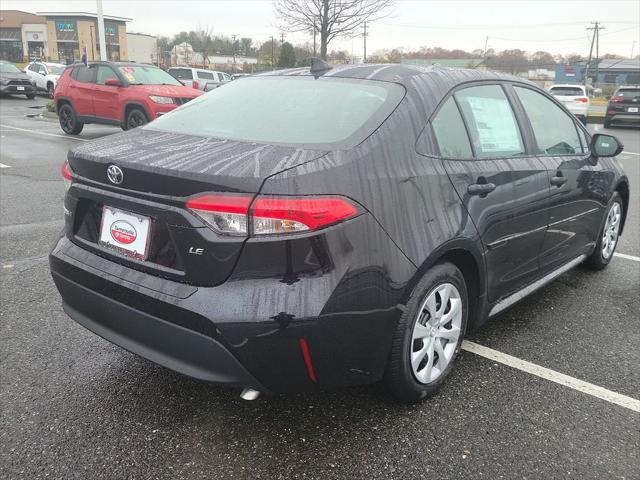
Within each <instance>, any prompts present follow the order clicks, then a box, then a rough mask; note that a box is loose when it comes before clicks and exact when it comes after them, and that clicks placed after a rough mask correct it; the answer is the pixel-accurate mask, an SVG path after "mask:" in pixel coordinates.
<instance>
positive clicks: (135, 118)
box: [127, 110, 147, 130]
mask: <svg viewBox="0 0 640 480" xmlns="http://www.w3.org/2000/svg"><path fill="white" fill-rule="evenodd" d="M145 123H147V118H146V117H145V116H144V113H142V112H141V111H140V110H134V111H133V112H131V113H130V114H129V118H128V121H127V129H129V130H130V129H132V128H137V127H139V126H141V125H144V124H145Z"/></svg>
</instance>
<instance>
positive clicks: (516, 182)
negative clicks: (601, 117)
mask: <svg viewBox="0 0 640 480" xmlns="http://www.w3.org/2000/svg"><path fill="white" fill-rule="evenodd" d="M220 112H224V114H223V115H221V114H220ZM621 150H622V145H621V144H620V143H619V142H618V141H617V140H616V139H615V138H614V137H611V136H607V135H594V136H593V138H590V136H589V134H588V133H587V131H586V130H585V129H584V127H583V125H581V124H580V122H579V121H577V120H576V119H575V118H574V117H573V116H572V115H571V114H570V113H569V112H568V111H567V110H566V109H565V108H564V107H563V106H562V105H561V104H559V103H558V102H557V101H556V100H554V98H553V97H551V96H550V95H548V94H547V93H545V92H544V91H543V90H541V89H540V88H538V87H536V86H535V85H533V84H531V83H528V82H526V81H523V80H521V79H519V78H516V77H512V76H507V75H501V74H497V73H490V72H482V71H476V70H462V69H460V70H456V69H448V68H443V67H438V66H434V67H428V68H418V67H412V66H401V65H362V66H344V67H336V68H330V67H329V66H328V65H326V64H322V63H321V62H314V65H313V66H312V68H311V70H309V69H298V70H288V71H285V72H274V73H269V74H262V75H257V76H253V77H249V78H246V79H243V80H242V81H241V82H232V83H230V84H229V85H227V86H226V87H225V88H221V89H217V90H215V91H213V92H211V93H209V94H207V95H206V96H203V97H200V98H198V99H196V100H194V101H192V102H189V103H188V104H186V105H185V106H182V107H180V108H178V109H176V110H175V111H173V112H171V113H168V114H167V115H164V116H163V117H161V118H159V119H157V120H155V121H153V122H151V123H150V124H149V125H147V126H145V127H143V128H138V129H136V130H134V131H131V132H126V133H122V134H118V135H112V136H108V137H104V138H102V139H99V140H96V141H92V142H87V143H85V144H83V145H80V146H78V147H77V148H75V149H73V150H71V151H70V152H69V155H68V161H67V162H66V163H65V164H64V165H63V171H62V173H63V176H64V178H65V180H66V182H67V185H68V190H67V194H66V197H65V202H64V206H65V219H66V228H65V232H64V235H63V236H62V238H60V240H59V241H58V242H57V244H56V246H55V247H54V249H53V251H52V253H51V256H50V264H51V272H52V275H53V279H54V281H55V283H56V285H57V287H58V290H59V291H60V294H61V295H62V300H63V306H64V309H65V311H66V312H67V313H68V315H69V316H70V317H71V318H73V319H74V320H75V321H77V322H78V323H80V324H81V325H83V326H85V327H86V328H88V329H90V330H92V331H93V332H95V333H97V334H98V335H100V336H102V337H104V338H105V339H107V340H109V341H111V342H113V343H115V344H117V345H120V346H122V347H124V348H125V349H127V350H129V351H131V352H135V353H137V354H139V355H141V356H143V357H146V358H148V359H150V360H152V361H154V362H157V363H159V364H161V365H164V366H166V367H169V368H171V369H174V370H176V371H178V372H182V373H184V374H187V375H191V376H193V377H196V378H199V379H202V380H206V381H211V382H219V383H225V384H230V385H236V386H239V387H241V388H243V393H242V396H243V398H247V399H251V398H255V397H257V395H258V393H259V392H290V391H298V390H309V389H311V390H312V389H318V388H325V387H336V386H344V385H353V384H366V383H372V382H377V381H380V380H384V381H385V382H386V384H387V385H388V387H389V389H390V391H391V392H392V393H393V394H394V395H395V396H396V397H397V398H399V399H401V400H403V401H408V402H411V401H418V400H421V399H423V398H426V397H427V396H429V395H430V394H432V393H434V392H435V391H436V390H437V389H438V387H439V386H440V385H441V384H442V382H443V381H444V380H445V378H446V377H447V375H448V374H449V372H450V371H451V369H452V367H453V365H454V362H455V360H456V356H457V355H458V352H459V350H460V346H461V343H462V340H463V337H464V335H465V333H467V332H469V331H470V330H471V329H473V328H477V327H479V326H480V325H481V324H482V323H483V322H484V321H485V320H486V319H487V318H489V317H491V316H493V315H496V314H497V313H499V312H501V311H503V310H504V309H505V308H507V307H509V306H510V305H512V304H513V303H515V302H517V301H518V300H520V299H521V298H523V297H524V296H526V295H527V294H530V293H531V292H533V291H535V290H536V289H538V288H540V287H542V286H543V285H545V284H547V283H548V282H550V281H551V280H553V279H554V278H556V277H558V276H559V275H560V274H562V273H563V272H565V271H567V270H568V269H570V268H572V267H574V266H576V265H578V264H580V263H583V262H586V263H588V264H589V265H591V266H593V267H594V268H597V269H602V268H604V267H606V266H607V264H608V263H609V262H610V260H611V258H612V256H613V253H614V250H615V247H616V244H617V240H618V237H619V235H620V234H621V233H622V229H623V226H624V222H625V216H626V213H627V208H628V204H629V184H628V180H627V178H626V176H625V174H624V172H623V171H622V168H621V167H620V165H619V163H618V162H617V161H616V160H615V158H613V157H615V155H617V154H618V153H620V151H621Z"/></svg>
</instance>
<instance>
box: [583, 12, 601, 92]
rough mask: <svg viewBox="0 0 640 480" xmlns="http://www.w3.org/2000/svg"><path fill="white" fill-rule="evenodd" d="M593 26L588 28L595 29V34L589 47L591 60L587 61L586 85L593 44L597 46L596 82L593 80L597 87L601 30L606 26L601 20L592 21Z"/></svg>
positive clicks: (585, 83)
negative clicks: (601, 23) (602, 24)
mask: <svg viewBox="0 0 640 480" xmlns="http://www.w3.org/2000/svg"><path fill="white" fill-rule="evenodd" d="M591 24H592V25H593V27H588V28H587V30H593V36H592V37H591V47H590V48H589V60H588V61H587V68H586V70H585V73H584V85H585V86H586V85H587V79H588V76H589V68H590V67H591V62H592V61H593V46H594V45H595V46H596V58H595V60H596V76H595V82H593V85H592V87H595V86H596V84H597V83H598V64H599V63H600V30H603V29H604V27H603V26H601V25H600V22H591Z"/></svg>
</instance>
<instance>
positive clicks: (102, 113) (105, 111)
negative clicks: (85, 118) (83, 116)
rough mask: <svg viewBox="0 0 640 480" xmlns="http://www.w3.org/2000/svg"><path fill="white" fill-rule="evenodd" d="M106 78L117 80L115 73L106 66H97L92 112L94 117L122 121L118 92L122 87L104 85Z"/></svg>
mask: <svg viewBox="0 0 640 480" xmlns="http://www.w3.org/2000/svg"><path fill="white" fill-rule="evenodd" d="M107 78H115V79H118V76H117V75H116V72H114V71H113V69H112V68H111V67H109V66H106V65H99V66H98V70H97V73H96V86H95V90H94V97H93V112H94V115H95V116H96V117H100V118H108V119H110V120H116V121H122V118H120V102H119V101H118V97H119V96H120V90H121V89H122V88H123V87H115V86H111V85H105V81H106V80H107Z"/></svg>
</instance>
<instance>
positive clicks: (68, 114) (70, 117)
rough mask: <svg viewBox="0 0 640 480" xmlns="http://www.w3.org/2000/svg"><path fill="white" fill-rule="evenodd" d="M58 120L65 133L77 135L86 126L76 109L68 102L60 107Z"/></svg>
mask: <svg viewBox="0 0 640 480" xmlns="http://www.w3.org/2000/svg"><path fill="white" fill-rule="evenodd" d="M58 121H59V122H60V126H61V127H62V130H63V131H64V133H66V134H68V135H77V134H79V133H80V132H81V131H82V128H83V127H84V123H82V122H81V121H80V120H78V116H77V115H76V112H75V110H74V109H73V107H72V106H71V105H69V104H68V103H65V104H63V105H62V106H60V107H59V108H58Z"/></svg>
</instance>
